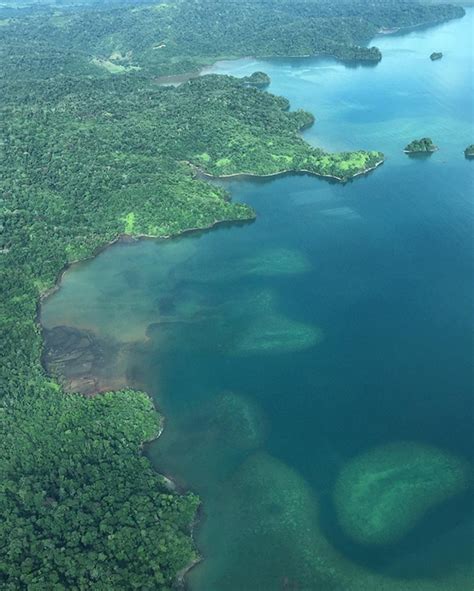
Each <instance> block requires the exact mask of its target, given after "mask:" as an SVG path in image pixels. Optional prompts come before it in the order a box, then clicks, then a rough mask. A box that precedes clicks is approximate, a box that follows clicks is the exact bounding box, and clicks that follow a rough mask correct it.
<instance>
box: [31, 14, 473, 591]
mask: <svg viewBox="0 0 474 591" xmlns="http://www.w3.org/2000/svg"><path fill="white" fill-rule="evenodd" d="M473 24H474V10H473V9H468V10H467V15H466V16H465V17H464V18H463V19H461V20H457V21H452V22H450V23H446V24H443V25H440V26H437V27H433V28H429V29H419V30H415V31H412V32H410V33H408V34H405V35H393V36H392V35H391V36H384V37H380V38H377V39H376V40H375V41H374V43H375V44H376V45H378V46H379V47H380V49H381V50H382V53H383V60H382V62H381V63H379V64H377V65H376V66H359V67H354V66H349V65H344V64H341V63H338V62H335V61H334V60H330V59H312V58H305V59H278V60H255V59H245V60H237V61H233V62H219V63H217V64H216V65H215V66H213V68H212V69H211V70H210V71H212V72H216V73H221V74H232V75H237V76H243V75H247V74H250V73H252V72H253V71H256V70H262V71H265V72H266V73H268V74H269V75H270V77H271V79H272V83H271V86H270V87H269V89H268V90H269V91H270V92H273V93H275V94H281V95H283V96H286V97H287V98H289V100H290V102H291V106H292V108H293V109H296V108H304V109H307V110H309V111H311V112H312V113H313V114H314V115H315V117H316V124H315V125H314V126H313V127H312V128H311V129H309V130H307V131H305V132H304V135H305V137H306V139H307V140H308V141H310V142H312V143H314V144H315V145H318V146H322V147H324V148H327V149H331V150H352V149H360V148H364V149H374V150H381V151H383V152H384V153H385V155H386V162H385V163H384V165H383V166H382V167H380V168H379V169H377V170H376V171H374V172H373V173H371V174H369V175H367V176H365V177H360V178H357V179H355V180H354V181H352V182H350V183H347V184H345V185H341V184H338V183H332V182H327V181H326V180H322V179H318V178H315V177H311V176H308V175H288V176H284V177H279V178H274V179H265V180H263V179H261V180H255V179H253V180H229V181H225V182H224V181H222V184H223V185H224V186H225V187H226V188H227V189H228V190H229V191H230V193H231V195H232V198H233V199H234V200H237V201H242V202H245V203H249V204H250V205H252V206H253V207H254V208H255V210H256V211H257V220H256V221H255V222H254V223H250V224H247V225H244V226H241V225H240V226H232V225H227V226H221V227H218V228H217V229H214V230H212V231H209V232H202V233H198V234H192V235H187V236H185V237H181V238H178V239H174V240H170V241H141V242H138V243H133V244H116V245H114V246H112V247H110V248H108V249H107V250H105V251H104V252H103V253H101V254H100V255H99V256H98V257H96V258H95V259H94V260H92V261H87V262H85V263H81V264H79V265H76V266H74V267H73V268H72V269H71V270H69V271H68V272H67V273H66V274H65V276H64V278H63V281H62V284H61V289H60V290H59V291H58V292H56V293H55V294H54V295H53V296H52V297H50V298H49V299H48V300H47V301H46V303H45V304H44V305H43V309H42V323H43V325H44V326H45V328H46V329H49V330H51V329H53V328H54V327H57V326H69V327H73V328H77V329H80V330H88V331H91V332H92V333H93V334H94V335H96V336H97V338H99V339H101V340H102V341H103V342H104V343H106V344H110V345H111V346H112V345H113V347H112V348H113V349H114V351H116V350H120V357H119V362H117V361H116V362H115V364H112V369H110V368H108V372H109V373H110V372H111V373H112V374H113V372H116V371H118V369H117V365H120V372H121V373H122V374H123V376H125V378H126V379H127V380H128V381H129V382H131V383H133V384H135V385H137V386H140V387H143V388H145V389H146V390H147V391H148V392H150V393H151V394H152V395H153V396H154V398H155V400H156V404H157V406H158V408H159V409H160V410H162V411H163V413H164V415H165V417H166V426H165V430H164V433H163V435H162V436H161V437H160V439H159V440H157V441H156V442H154V443H153V444H152V445H150V446H149V447H148V448H147V450H146V453H147V455H148V457H149V458H150V460H151V461H152V462H153V463H154V465H155V466H156V468H157V470H158V471H160V472H162V473H165V474H167V475H170V476H172V477H173V478H174V479H175V480H176V482H177V484H178V486H179V487H180V488H181V489H182V490H186V489H192V490H194V491H196V492H197V493H198V494H199V495H200V496H201V498H202V501H203V507H202V512H201V515H200V522H199V525H198V527H197V528H196V532H195V535H196V542H197V545H198V547H199V550H200V552H201V554H202V556H203V558H204V560H203V562H202V563H201V564H200V565H198V566H197V567H195V568H194V569H193V570H192V571H191V572H190V574H189V577H188V584H189V587H190V589H191V590H192V591H237V590H238V591H243V590H245V591H267V590H268V591H275V590H278V589H282V590H287V589H288V590H289V589H298V590H307V591H313V590H314V591H316V590H318V591H326V590H327V591H329V590H331V591H332V590H338V591H339V590H340V591H356V590H359V589H360V590H369V591H370V590H372V589H373V590H379V589H381V590H385V589H387V590H392V589H394V590H408V591H410V590H411V589H416V590H422V591H425V590H427V591H431V590H433V591H438V590H439V591H445V590H449V589H453V590H458V589H459V590H463V589H468V588H470V586H471V581H472V575H473V572H472V534H473V519H472V515H473V513H472V498H471V490H470V479H471V478H472V462H473V439H472V424H473V422H472V421H473V404H472V386H473V373H472V354H473V336H472V335H473V318H474V316H473V303H474V301H473V289H472V277H473V262H474V261H473V252H474V251H473V188H474V164H473V162H472V161H468V160H466V159H465V158H464V154H463V150H464V148H465V147H466V146H467V145H468V144H470V143H472V142H473V140H474V129H473V125H474V123H473V121H474V117H473V88H472V84H473V54H472V39H471V32H472V29H473ZM438 50H439V51H442V52H443V54H444V57H443V59H442V60H439V61H436V62H431V61H430V59H429V55H430V54H431V53H432V52H433V51H438ZM423 136H429V137H432V139H433V141H434V142H435V143H436V144H437V145H439V147H440V150H439V151H438V152H436V153H434V154H433V155H431V156H430V157H429V158H410V157H408V156H407V155H405V154H403V147H404V146H405V145H406V144H407V143H408V142H409V141H411V140H412V139H414V138H419V137H423ZM106 369H107V368H106ZM108 372H107V371H106V370H104V374H105V378H104V379H105V380H107V379H109V380H110V383H112V384H114V385H115V382H114V379H113V375H109V374H108ZM411 458H413V462H412V460H411ZM348 514H349V515H350V516H353V517H354V519H352V520H351V519H349V520H348V519H346V518H345V516H347V515H348ZM356 518H358V521H357V519H356ZM157 543H158V541H157Z"/></svg>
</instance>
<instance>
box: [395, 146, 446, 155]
mask: <svg viewBox="0 0 474 591" xmlns="http://www.w3.org/2000/svg"><path fill="white" fill-rule="evenodd" d="M403 152H404V153H405V154H434V153H435V152H439V148H438V146H436V148H434V149H433V150H403Z"/></svg>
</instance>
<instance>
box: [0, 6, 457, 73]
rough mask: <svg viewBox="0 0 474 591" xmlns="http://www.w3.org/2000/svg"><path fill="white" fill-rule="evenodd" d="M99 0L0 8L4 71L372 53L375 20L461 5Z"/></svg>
mask: <svg viewBox="0 0 474 591" xmlns="http://www.w3.org/2000/svg"><path fill="white" fill-rule="evenodd" d="M76 4H77V3H76ZM96 4H97V5H98V6H101V7H102V8H101V9H100V10H97V9H96V10H94V9H90V8H83V9H80V8H76V9H74V7H69V8H68V9H67V10H63V11H60V10H57V9H55V8H51V9H50V10H47V9H45V8H44V7H43V9H42V10H40V11H39V12H38V11H37V12H33V13H28V12H27V14H30V16H29V17H28V18H26V17H25V18H21V19H15V18H8V12H5V9H4V11H3V13H4V14H3V16H4V18H3V21H2V25H3V26H2V38H3V41H2V44H1V53H0V58H1V60H2V62H3V63H2V69H3V70H4V72H5V75H8V74H9V73H10V74H12V75H13V74H14V75H15V76H20V75H21V76H31V77H38V76H51V75H59V74H65V73H73V74H84V73H89V74H95V75H97V74H100V73H102V74H105V73H107V72H112V73H116V72H127V71H136V70H138V69H140V70H142V71H146V72H149V73H153V74H155V75H168V74H173V73H174V74H176V73H182V72H188V71H191V70H196V69H198V68H199V67H200V66H202V65H204V64H206V63H210V62H212V61H215V60H216V59H218V58H223V57H239V56H247V55H253V56H258V57H267V56H304V55H318V54H319V55H331V56H335V57H337V58H340V59H343V60H362V61H375V62H376V61H378V60H380V59H381V57H382V56H381V53H380V51H379V50H378V49H377V48H376V47H367V44H368V43H369V42H370V40H371V39H372V38H373V36H374V35H375V34H376V33H377V32H378V31H379V30H380V29H382V28H399V27H410V26H414V25H419V24H425V23H437V22H442V21H443V20H447V19H450V18H456V17H461V16H463V14H464V9H463V8H461V7H455V6H450V5H445V4H442V5H426V4H423V3H419V2H412V1H411V0H378V1H377V2H375V3H370V4H368V3H366V2H364V1H363V0H338V2H333V1H331V0H260V1H255V0H242V1H240V2H223V1H222V0H172V1H171V2H170V1H167V2H159V3H156V4H153V5H143V4H142V3H140V5H136V4H137V3H135V5H133V6H129V5H127V4H126V5H125V6H122V7H117V6H114V5H110V4H109V3H108V2H107V3H96ZM42 6H43V5H42ZM46 6H47V5H46ZM15 14H16V13H15ZM0 18H2V11H1V10H0ZM204 33H205V34H204ZM25 40H27V45H28V51H25Z"/></svg>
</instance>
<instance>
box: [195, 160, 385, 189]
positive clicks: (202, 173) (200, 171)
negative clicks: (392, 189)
mask: <svg viewBox="0 0 474 591" xmlns="http://www.w3.org/2000/svg"><path fill="white" fill-rule="evenodd" d="M384 162H385V160H384V159H382V160H379V161H378V162H376V163H375V164H374V165H373V166H370V167H368V168H365V169H364V170H361V171H359V172H357V173H355V174H353V175H352V176H350V177H348V178H344V177H338V176H335V175H332V174H321V173H319V172H314V171H312V170H306V169H303V168H302V169H299V170H296V169H288V170H280V171H278V172H271V173H268V174H256V173H254V172H235V173H232V174H222V175H214V174H211V173H209V172H205V171H204V170H203V169H201V168H199V167H198V166H196V165H195V164H193V163H192V162H189V161H187V162H186V163H187V164H188V165H189V166H191V168H192V169H193V170H194V171H195V172H196V173H197V174H199V175H200V176H203V177H204V178H208V179H213V180H219V179H248V178H250V179H251V178H255V179H259V178H262V179H263V178H272V177H279V176H286V175H290V174H309V175H311V176H315V177H319V178H322V179H329V180H334V181H338V182H340V183H343V184H345V183H347V182H349V181H351V180H352V179H354V178H356V177H358V176H361V175H366V174H368V173H369V172H371V171H372V170H375V169H376V168H378V167H379V166H381V165H382V164H383V163H384Z"/></svg>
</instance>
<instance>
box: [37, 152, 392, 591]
mask: <svg viewBox="0 0 474 591" xmlns="http://www.w3.org/2000/svg"><path fill="white" fill-rule="evenodd" d="M383 162H384V160H380V161H379V162H377V163H376V164H375V165H374V166H372V167H370V168H367V169H365V170H363V171H360V172H358V173H357V174H355V175H353V176H352V177H350V178H349V179H342V178H339V177H336V176H332V175H321V174H318V173H315V172H312V171H308V170H300V171H295V170H285V171H280V172H276V173H270V174H266V175H261V174H260V175H259V174H255V173H245V172H243V173H235V174H232V175H222V176H214V175H211V174H208V173H205V172H204V171H202V170H200V169H199V168H197V167H195V166H194V165H193V164H192V163H191V162H187V164H188V165H190V166H191V167H192V168H193V169H194V170H195V172H196V173H199V174H201V175H203V176H205V177H206V178H209V179H224V178H271V177H278V176H284V175H288V174H298V173H301V174H310V175H312V176H316V177H320V178H327V179H329V180H335V181H338V182H343V183H345V182H347V181H349V180H351V179H352V178H355V177H356V176H360V175H365V174H367V173H369V172H370V171H372V170H374V169H376V168H377V167H378V166H380V165H381V164H383ZM255 218H256V214H254V215H253V216H252V217H249V218H248V219H243V220H238V219H237V220H214V221H213V222H212V223H211V224H208V225H207V226H203V227H197V228H196V227H194V228H186V229H184V230H182V231H180V232H178V233H176V234H169V235H164V236H157V235H151V234H136V235H134V234H125V233H122V234H118V235H117V236H115V237H114V238H113V239H111V240H109V241H108V242H106V243H104V244H103V245H101V246H99V247H98V248H97V249H96V250H95V251H94V252H93V253H92V254H91V255H89V256H87V257H84V258H81V259H75V260H73V261H70V262H68V263H67V264H66V265H65V266H64V267H63V268H62V269H61V271H60V272H59V273H58V276H57V278H56V281H55V283H54V285H53V286H51V287H49V288H47V289H45V290H44V291H42V292H41V293H40V294H39V298H38V301H37V306H36V324H37V326H38V327H39V329H40V330H41V331H42V330H43V325H42V322H41V307H42V305H43V304H44V302H45V301H46V300H47V299H48V298H49V297H51V296H52V295H53V294H55V293H56V292H57V291H58V290H59V289H60V288H61V283H62V281H63V278H64V275H65V273H66V272H67V271H68V270H69V269H71V268H72V267H73V266H74V265H77V264H79V263H83V262H85V261H88V260H93V259H94V258H95V257H97V256H98V255H99V254H100V253H102V252H103V251H105V250H106V249H107V248H109V247H110V246H113V245H114V244H117V243H120V242H124V243H125V244H126V243H134V242H138V241H140V240H169V239H173V238H178V237H179V236H183V235H185V234H190V233H195V232H201V231H208V230H211V229H213V228H215V227H217V226H219V225H222V224H232V225H234V224H242V225H243V224H246V223H249V222H252V221H253V220H255ZM43 343H44V340H43ZM43 369H44V371H45V373H46V375H48V373H47V372H46V368H45V367H44V366H43ZM130 387H131V388H132V389H136V390H138V389H137V388H134V387H133V385H130ZM139 390H140V391H141V392H144V393H145V394H146V395H147V396H148V397H149V398H150V400H151V402H152V404H153V407H154V409H155V413H156V415H157V417H158V420H159V427H158V430H157V432H156V434H155V435H154V436H153V437H152V438H150V439H149V440H146V441H143V442H142V445H141V448H140V453H141V454H142V455H143V456H144V457H146V456H145V455H144V453H143V451H144V448H145V446H146V445H147V444H149V443H150V442H152V441H156V440H157V439H158V438H159V437H160V436H161V435H162V433H163V431H164V428H165V417H164V415H163V414H162V413H161V412H160V411H159V409H158V407H157V406H156V404H155V401H154V399H153V397H152V396H151V394H150V393H149V392H147V391H146V390H144V389H141V388H140V389H139ZM101 394H103V391H97V392H94V393H93V394H92V395H91V396H100V395H101ZM75 395H77V396H80V395H81V394H80V393H76V394H75ZM155 472H156V473H157V474H158V475H159V476H160V477H161V478H162V480H163V484H164V486H165V487H166V488H168V490H169V491H170V492H173V493H177V494H180V492H181V491H179V490H178V487H177V485H176V483H175V481H174V480H173V477H172V476H169V475H165V474H161V472H159V471H157V470H155ZM198 522H199V518H198V515H197V516H196V518H195V519H194V520H193V522H192V523H191V524H190V535H191V538H192V540H193V543H194V530H195V527H196V525H197V523H198ZM194 547H195V550H196V553H197V556H196V557H194V558H193V559H192V560H191V562H190V563H189V564H188V565H186V566H185V567H184V568H183V569H181V570H180V571H179V572H178V573H177V577H176V585H177V586H178V588H185V583H186V581H185V578H186V576H187V574H188V573H189V572H190V571H191V570H192V569H193V568H194V567H195V566H196V565H198V564H199V563H200V562H202V560H203V557H202V556H201V555H200V554H199V553H198V549H197V546H196V544H194Z"/></svg>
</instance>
